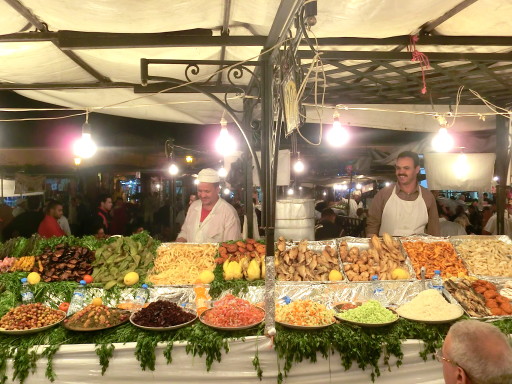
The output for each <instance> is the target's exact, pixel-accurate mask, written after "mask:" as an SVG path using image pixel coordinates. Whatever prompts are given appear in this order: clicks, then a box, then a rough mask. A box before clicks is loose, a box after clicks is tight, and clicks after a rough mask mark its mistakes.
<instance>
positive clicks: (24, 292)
mask: <svg viewBox="0 0 512 384" xmlns="http://www.w3.org/2000/svg"><path fill="white" fill-rule="evenodd" d="M21 301H22V303H23V304H30V303H33V302H34V301H35V298H34V292H32V289H31V288H30V285H29V284H28V281H27V278H26V277H24V278H23V279H21Z"/></svg>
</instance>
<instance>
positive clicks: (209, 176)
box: [197, 168, 220, 183]
mask: <svg viewBox="0 0 512 384" xmlns="http://www.w3.org/2000/svg"><path fill="white" fill-rule="evenodd" d="M197 179H198V180H199V182H200V183H220V177H219V173H218V172H217V171H216V170H215V169H211V168H205V169H203V170H201V172H199V173H198V175H197Z"/></svg>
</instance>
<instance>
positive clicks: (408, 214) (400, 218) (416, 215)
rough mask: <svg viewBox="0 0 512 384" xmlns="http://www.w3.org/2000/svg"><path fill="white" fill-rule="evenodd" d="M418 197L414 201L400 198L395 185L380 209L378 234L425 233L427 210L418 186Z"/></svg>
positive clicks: (408, 234)
mask: <svg viewBox="0 0 512 384" xmlns="http://www.w3.org/2000/svg"><path fill="white" fill-rule="evenodd" d="M418 191H419V194H418V198H417V199H416V200H414V201H406V200H402V199H401V198H399V197H398V195H397V194H396V187H395V188H394V189H393V192H392V193H391V197H390V198H389V200H388V201H387V202H386V205H385V206H384V210H383V211H382V219H381V224H380V230H379V236H382V235H383V234H384V233H389V234H390V235H391V236H410V235H414V234H420V233H425V226H426V225H427V223H428V211H427V206H426V205H425V200H423V197H422V195H421V187H419V186H418Z"/></svg>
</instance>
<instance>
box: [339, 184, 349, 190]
mask: <svg viewBox="0 0 512 384" xmlns="http://www.w3.org/2000/svg"><path fill="white" fill-rule="evenodd" d="M340 189H341V190H342V191H346V190H347V189H348V185H347V184H341V188H340Z"/></svg>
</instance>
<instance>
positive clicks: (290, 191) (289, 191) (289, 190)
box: [287, 188, 294, 196]
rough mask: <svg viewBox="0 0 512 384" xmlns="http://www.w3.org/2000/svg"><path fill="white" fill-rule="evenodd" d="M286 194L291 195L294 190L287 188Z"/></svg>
mask: <svg viewBox="0 0 512 384" xmlns="http://www.w3.org/2000/svg"><path fill="white" fill-rule="evenodd" d="M287 193H288V196H292V195H293V193H294V191H293V188H288V192H287Z"/></svg>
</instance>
